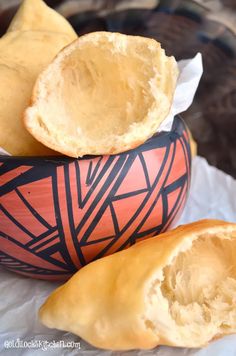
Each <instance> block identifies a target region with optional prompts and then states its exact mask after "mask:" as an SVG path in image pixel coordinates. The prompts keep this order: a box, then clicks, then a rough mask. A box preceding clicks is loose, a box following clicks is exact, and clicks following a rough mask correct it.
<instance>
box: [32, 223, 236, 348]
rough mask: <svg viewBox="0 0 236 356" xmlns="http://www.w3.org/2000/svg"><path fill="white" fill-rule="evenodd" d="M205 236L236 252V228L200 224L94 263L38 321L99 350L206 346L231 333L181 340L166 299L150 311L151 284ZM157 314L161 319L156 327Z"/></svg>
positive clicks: (46, 307)
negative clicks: (235, 248)
mask: <svg viewBox="0 0 236 356" xmlns="http://www.w3.org/2000/svg"><path fill="white" fill-rule="evenodd" d="M203 236H204V238H205V240H204V241H206V244H207V242H208V241H210V240H213V238H215V236H217V238H219V239H220V241H222V244H223V243H224V241H230V242H232V243H234V244H232V246H234V247H235V241H236V224H233V223H227V222H224V221H220V220H201V221H198V222H194V223H191V224H187V225H183V226H179V227H178V228H176V229H174V230H172V231H168V232H166V233H163V234H161V235H159V236H157V237H154V238H151V239H148V240H145V241H142V242H140V243H137V244H135V245H134V246H132V247H131V248H128V249H127V250H124V251H121V252H118V253H115V254H114V255H111V256H107V257H105V258H102V259H100V260H97V261H95V262H92V263H91V264H89V265H87V266H85V267H84V268H82V269H81V270H80V271H79V272H77V273H76V274H75V275H74V276H73V277H72V278H71V279H70V280H69V281H68V282H67V283H66V284H65V285H63V286H61V287H60V288H59V289H57V290H55V291H54V292H53V293H52V294H51V295H50V296H49V298H48V299H47V300H46V302H45V303H44V304H43V306H42V307H41V308H40V311H39V317H40V320H41V321H42V323H43V324H44V325H46V326H48V327H50V328H58V329H61V330H67V331H70V332H73V333H75V334H77V335H79V336H80V337H82V338H83V339H85V340H86V341H88V342H89V343H91V344H92V345H94V346H96V347H98V348H104V349H112V350H129V349H150V348H153V347H155V346H157V345H169V346H181V347H202V346H204V345H206V344H207V343H208V342H209V341H211V339H214V338H218V337H222V336H223V335H226V334H228V333H232V331H231V332H230V331H229V330H227V329H225V330H223V332H220V333H218V332H217V333H216V334H213V335H212V336H211V337H210V338H209V339H205V338H204V333H206V330H204V329H203V330H202V331H201V332H200V333H202V334H200V335H199V337H198V338H196V339H195V340H194V338H192V339H191V338H190V337H184V336H183V337H182V336H181V332H182V331H183V330H184V329H181V330H182V331H181V330H180V331H181V332H180V331H178V332H177V329H178V327H179V326H178V325H177V324H176V325H175V327H174V328H173V327H172V323H168V322H167V319H166V320H165V317H162V315H165V316H168V318H169V315H170V313H169V312H166V310H167V309H168V308H170V305H169V304H168V303H169V302H168V300H166V301H165V303H162V304H161V302H160V304H158V303H159V302H158V298H157V304H156V309H152V312H151V316H150V315H149V317H148V308H149V307H150V308H151V307H152V305H151V304H152V303H154V302H153V301H152V299H150V298H151V297H150V293H151V292H152V293H154V289H153V288H154V287H151V288H150V285H152V283H153V281H154V280H155V283H156V284H157V285H158V283H160V284H161V283H162V281H163V278H164V277H163V276H164V274H165V270H166V267H167V266H173V263H174V262H173V261H174V260H175V257H176V256H179V255H180V254H181V253H185V251H188V250H189V249H190V248H191V246H192V245H193V243H195V241H197V240H198V239H201V238H202V237H203ZM206 246H208V245H206ZM209 253H211V251H209ZM225 258H227V257H225ZM210 264H211V260H209V265H210ZM189 267H190V266H189ZM199 267H200V265H199ZM208 267H209V266H208ZM210 268H214V266H211V265H210ZM199 273H200V272H199ZM196 283H197V282H196ZM185 293H187V291H186V290H185ZM168 305H169V306H168ZM234 308H235V306H234ZM153 310H154V311H155V313H157V315H158V316H160V317H159V319H158V322H157V325H155V327H154V326H153V325H152V324H153V323H154V319H155V315H153ZM155 313H154V314H155ZM149 314H150V313H149ZM151 318H153V319H151ZM165 325H167V326H165ZM168 325H169V326H168ZM206 325H207V324H206ZM183 327H185V331H186V329H191V327H192V326H191V323H190V324H186V326H183ZM234 327H235V328H236V325H234ZM183 335H184V334H183Z"/></svg>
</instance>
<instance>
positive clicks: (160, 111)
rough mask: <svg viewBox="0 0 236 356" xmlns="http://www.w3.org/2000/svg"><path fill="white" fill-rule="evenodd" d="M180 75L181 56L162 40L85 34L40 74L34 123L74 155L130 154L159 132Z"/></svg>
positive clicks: (30, 114) (30, 117)
mask: <svg viewBox="0 0 236 356" xmlns="http://www.w3.org/2000/svg"><path fill="white" fill-rule="evenodd" d="M177 73H178V71H177V64H176V62H175V60H174V58H173V57H167V56H166V55H165V52H164V50H163V49H161V47H160V44H159V43H158V42H156V41H154V40H151V39H146V38H141V37H134V36H125V35H121V34H115V33H113V34H112V33H105V32H101V33H99V32H98V33H92V34H89V35H85V36H82V37H80V38H79V39H78V40H77V41H76V42H74V43H73V44H71V45H70V46H68V47H67V48H66V49H65V50H64V51H62V52H61V54H60V55H59V56H58V57H57V58H56V60H55V61H54V62H53V63H52V64H51V65H50V66H49V67H48V69H47V70H46V71H45V72H44V73H43V74H42V75H41V76H40V78H39V80H38V82H37V84H36V87H35V91H34V96H33V105H32V107H31V108H29V109H28V110H27V111H26V115H25V123H26V127H27V128H28V130H29V131H30V132H31V133H32V134H33V135H34V136H35V137H36V138H37V139H38V140H39V141H41V142H43V143H44V144H45V145H48V146H49V147H51V148H53V149H56V150H58V151H60V152H62V153H65V154H68V155H70V156H74V157H77V156H83V155H84V154H106V153H107V154H112V153H116V152H122V151H125V150H127V149H130V148H133V147H135V146H137V145H138V144H140V143H142V142H144V141H145V140H146V139H147V138H148V137H150V136H152V135H153V134H154V133H155V131H156V129H157V128H158V126H159V124H160V122H161V121H163V119H164V118H165V117H166V116H167V114H168V112H169V110H170V105H171V101H172V96H173V93H174V89H175V85H176V79H177Z"/></svg>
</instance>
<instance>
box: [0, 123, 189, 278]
mask: <svg viewBox="0 0 236 356" xmlns="http://www.w3.org/2000/svg"><path fill="white" fill-rule="evenodd" d="M190 166H191V153H190V145H189V137H188V133H187V129H186V126H185V124H184V122H183V121H182V120H181V119H180V118H179V117H176V118H175V121H174V124H173V127H172V131H171V132H162V133H159V134H157V135H156V136H154V137H152V138H151V139H150V140H148V141H147V142H146V143H145V144H143V145H142V146H140V147H138V148H136V149H134V150H131V151H128V152H125V153H122V154H119V155H114V156H96V157H95V156H87V157H84V158H82V159H70V158H66V157H6V156H1V157H0V264H1V265H2V266H4V267H5V268H7V269H9V270H11V271H15V272H18V273H21V274H24V275H26V276H29V277H34V278H40V279H50V280H57V279H67V278H69V276H71V274H73V273H74V272H75V271H76V270H77V269H79V268H80V267H82V266H84V265H85V264H87V263H88V262H90V261H93V260H95V259H97V258H100V257H102V256H105V255H109V254H111V253H113V252H116V251H119V250H122V249H124V248H126V247H128V246H130V245H132V244H134V243H135V242H138V241H141V240H143V239H145V238H147V237H151V236H154V235H157V234H159V233H160V232H162V231H164V230H166V229H168V228H169V227H170V226H171V224H173V222H174V221H176V219H177V218H178V216H179V214H180V213H181V211H182V209H183V207H184V204H185V201H186V196H187V192H188V189H189V183H190Z"/></svg>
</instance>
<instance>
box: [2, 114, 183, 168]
mask: <svg viewBox="0 0 236 356" xmlns="http://www.w3.org/2000/svg"><path fill="white" fill-rule="evenodd" d="M180 127H181V128H183V129H184V128H185V129H186V131H188V130H187V128H188V126H187V124H186V122H185V120H184V119H183V118H182V117H181V115H176V116H175V117H174V119H173V124H172V127H171V130H170V131H160V132H157V133H155V134H154V135H153V136H152V137H150V138H149V139H147V140H146V141H145V142H144V143H142V144H141V145H139V146H137V147H135V148H132V149H130V150H127V151H124V152H120V153H116V154H114V155H85V156H83V157H78V158H73V157H69V156H66V155H53V156H12V155H0V162H6V161H13V160H17V161H22V162H25V161H27V160H29V161H31V160H33V161H39V162H40V161H41V162H45V161H56V163H59V162H60V161H61V163H62V164H63V163H65V162H73V161H84V160H91V159H93V158H96V157H105V156H116V155H117V156H118V155H122V154H129V153H132V152H135V151H136V150H142V147H144V146H145V145H146V144H148V143H149V142H150V141H153V140H158V139H162V140H163V139H165V138H166V137H167V136H170V135H173V134H176V133H178V131H179V130H178V128H180ZM179 134H180V133H179ZM0 171H1V168H0Z"/></svg>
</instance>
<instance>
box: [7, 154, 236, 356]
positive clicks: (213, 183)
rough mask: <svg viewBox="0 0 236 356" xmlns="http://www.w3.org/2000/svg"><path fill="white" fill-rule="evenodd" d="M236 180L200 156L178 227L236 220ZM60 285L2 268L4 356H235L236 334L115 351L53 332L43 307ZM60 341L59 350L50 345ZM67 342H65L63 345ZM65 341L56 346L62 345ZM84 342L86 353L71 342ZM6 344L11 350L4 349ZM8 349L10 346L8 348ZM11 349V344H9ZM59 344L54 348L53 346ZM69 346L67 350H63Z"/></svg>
mask: <svg viewBox="0 0 236 356" xmlns="http://www.w3.org/2000/svg"><path fill="white" fill-rule="evenodd" d="M235 194H236V180H234V179H233V178H232V177H230V176H228V175H226V174H224V173H223V172H221V171H219V170H218V169H216V168H214V167H211V166H209V165H208V163H207V162H206V160H205V159H203V158H200V157H195V159H194V160H193V167H192V182H191V188H190V193H189V197H188V201H187V204H186V207H185V209H184V212H183V214H182V217H181V219H180V220H179V221H178V224H177V225H179V224H184V223H188V222H192V221H196V220H198V219H202V218H218V219H224V220H226V221H232V222H236V199H235V198H234V197H235ZM58 285H59V283H58V282H57V283H55V282H46V281H40V280H33V279H29V278H26V277H22V276H20V275H17V274H14V273H11V272H8V271H5V270H3V269H1V268H0V354H1V355H11V356H19V355H22V356H38V355H55V356H56V355H57V356H66V355H70V356H75V355H82V356H95V355H101V356H126V355H127V356H136V355H138V356H146V355H149V356H154V355H155V356H235V355H236V335H231V336H227V337H224V338H223V339H221V340H218V341H215V342H212V343H211V344H210V345H209V346H208V347H206V348H203V349H182V348H171V347H157V348H156V349H154V350H150V351H137V350H136V351H130V352H113V353H112V352H110V351H102V350H97V349H95V348H93V347H92V346H90V345H88V344H87V343H86V342H85V341H83V340H80V339H79V338H78V337H77V336H75V335H72V334H70V333H66V332H62V331H58V330H55V329H47V328H46V327H44V326H43V325H41V324H40V322H39V321H38V318H37V312H38V309H39V307H40V305H41V304H42V303H43V302H44V300H45V299H46V298H47V296H48V295H49V294H50V293H51V292H52V290H54V289H55V288H56V287H57V286H58ZM17 338H19V341H28V342H31V343H32V342H33V341H37V340H38V347H37V348H32V347H31V348H24V349H17V348H15V349H13V348H11V347H10V346H11V344H10V343H11V341H13V340H15V341H16V340H17ZM53 340H54V347H53V346H50V345H49V344H48V343H49V342H52V343H53ZM60 340H61V341H60ZM62 341H63V342H64V345H62V346H61V347H58V348H55V343H56V342H62ZM78 341H79V342H80V349H78V347H77V348H76V347H73V344H68V343H69V342H78ZM4 344H5V346H4ZM7 345H8V347H9V348H7ZM9 345H10V346H9ZM51 345H53V344H51ZM66 345H67V346H66ZM63 346H65V347H63Z"/></svg>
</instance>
